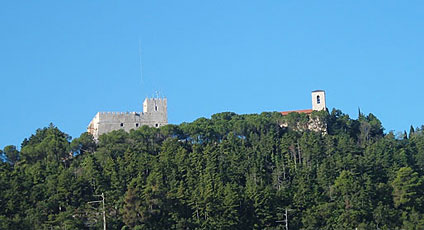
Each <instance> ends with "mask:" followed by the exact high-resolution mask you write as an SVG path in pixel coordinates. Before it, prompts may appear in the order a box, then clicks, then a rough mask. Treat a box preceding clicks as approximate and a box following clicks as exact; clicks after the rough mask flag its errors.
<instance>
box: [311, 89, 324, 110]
mask: <svg viewBox="0 0 424 230" xmlns="http://www.w3.org/2000/svg"><path fill="white" fill-rule="evenodd" d="M326 108H327V106H326V104H325V91H324V90H315V91H312V110H315V111H321V110H325V109H326Z"/></svg>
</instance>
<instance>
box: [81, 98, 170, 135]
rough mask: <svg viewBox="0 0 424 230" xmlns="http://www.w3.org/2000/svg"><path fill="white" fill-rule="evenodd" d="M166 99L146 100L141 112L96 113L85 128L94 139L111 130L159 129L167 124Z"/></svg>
mask: <svg viewBox="0 0 424 230" xmlns="http://www.w3.org/2000/svg"><path fill="white" fill-rule="evenodd" d="M167 109H168V108H167V99H166V98H146V99H145V100H144V102H143V112H98V113H97V114H96V115H95V116H94V118H93V119H92V120H91V122H90V124H89V125H88V127H87V132H89V133H91V134H92V135H93V136H94V138H95V139H98V138H99V136H100V135H102V134H104V133H108V132H111V131H113V130H118V129H123V130H125V131H127V132H129V131H130V130H131V129H137V128H139V127H141V126H143V125H147V126H150V127H157V128H158V127H161V126H164V125H167V124H168V113H167Z"/></svg>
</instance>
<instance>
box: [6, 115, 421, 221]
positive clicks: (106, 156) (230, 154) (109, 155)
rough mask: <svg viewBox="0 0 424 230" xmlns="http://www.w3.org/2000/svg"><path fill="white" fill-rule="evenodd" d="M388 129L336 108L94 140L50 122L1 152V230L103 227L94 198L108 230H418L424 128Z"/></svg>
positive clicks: (222, 119)
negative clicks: (402, 134)
mask: <svg viewBox="0 0 424 230" xmlns="http://www.w3.org/2000/svg"><path fill="white" fill-rule="evenodd" d="M311 122H315V123H320V124H321V125H323V126H322V127H324V128H326V132H315V131H311V130H308V125H309V124H310V123H311ZM281 124H283V125H282V126H280V125H281ZM283 127H284V128H283ZM383 131H384V129H383V127H382V125H381V122H380V121H379V120H378V119H377V118H376V117H375V116H374V115H373V114H369V115H367V116H366V115H364V114H362V113H359V117H358V119H356V120H354V119H351V118H350V117H349V116H348V115H346V114H343V113H342V112H341V111H340V110H333V111H332V112H331V113H328V112H327V111H319V112H313V113H312V114H311V115H306V114H297V113H290V114H289V115H287V116H282V115H281V114H280V113H262V114H259V115H258V114H249V115H237V114H235V113H231V112H226V113H219V114H215V115H213V116H212V117H211V119H206V118H199V119H197V120H196V121H194V122H192V123H183V124H181V125H167V126H164V127H160V128H159V129H156V128H149V127H146V126H143V127H141V128H139V129H137V130H132V131H130V132H129V133H126V132H124V131H123V130H119V131H114V132H110V133H108V134H104V135H102V136H100V138H99V140H98V141H97V142H95V141H94V139H93V137H92V136H91V135H90V134H88V133H83V134H81V136H80V137H78V138H75V139H73V140H72V141H71V139H70V137H69V136H68V135H67V134H65V133H63V132H62V131H60V130H59V129H58V128H57V127H55V126H54V125H52V124H51V125H50V126H49V127H46V128H43V129H38V130H36V132H35V134H33V135H32V136H31V137H29V138H28V139H25V140H24V141H23V143H22V145H21V150H20V151H19V150H17V148H16V147H14V146H6V147H5V148H4V149H3V150H2V151H1V152H0V153H2V154H3V157H4V158H5V161H4V162H1V163H0V191H1V193H0V229H99V228H101V226H102V224H103V223H102V218H101V215H99V213H101V212H102V211H103V210H102V207H101V206H100V205H99V203H88V202H90V201H98V199H99V197H98V196H96V195H99V194H101V193H104V194H105V197H106V200H105V206H106V207H105V213H106V218H107V225H108V228H110V229H284V225H285V221H286V217H285V211H286V210H287V211H288V216H287V218H288V225H289V227H290V229H423V226H424V222H423V219H424V192H423V191H424V183H423V180H424V177H423V175H424V135H423V127H421V128H416V129H414V128H412V127H411V129H410V134H409V138H405V139H404V138H396V137H395V136H394V135H393V134H392V133H388V134H384V133H383Z"/></svg>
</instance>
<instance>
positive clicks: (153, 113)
mask: <svg viewBox="0 0 424 230" xmlns="http://www.w3.org/2000/svg"><path fill="white" fill-rule="evenodd" d="M167 110H168V106H167V100H166V98H146V99H145V100H144V102H143V114H146V116H149V117H150V118H151V121H154V122H152V123H151V124H150V126H152V127H160V126H163V125H166V124H168V114H167Z"/></svg>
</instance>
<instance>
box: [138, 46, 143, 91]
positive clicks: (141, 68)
mask: <svg viewBox="0 0 424 230" xmlns="http://www.w3.org/2000/svg"><path fill="white" fill-rule="evenodd" d="M138 56H139V63H140V79H141V85H143V65H142V63H141V39H139V40H138Z"/></svg>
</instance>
